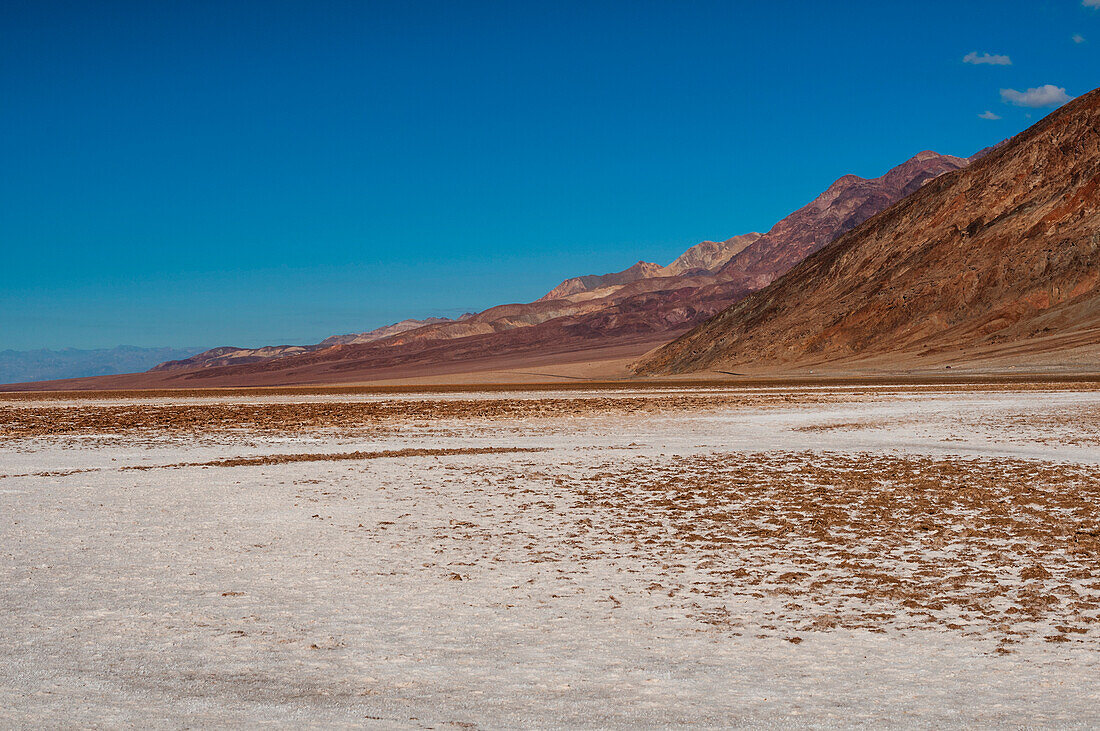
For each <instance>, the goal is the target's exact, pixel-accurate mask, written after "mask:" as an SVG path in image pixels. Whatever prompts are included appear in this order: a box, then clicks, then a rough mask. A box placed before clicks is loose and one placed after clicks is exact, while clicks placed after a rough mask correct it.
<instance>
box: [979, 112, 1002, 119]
mask: <svg viewBox="0 0 1100 731" xmlns="http://www.w3.org/2000/svg"><path fill="white" fill-rule="evenodd" d="M978 117H979V118H980V119H1000V118H1001V115H999V114H994V113H993V112H988V111H987V112H982V113H981V114H979V115H978Z"/></svg>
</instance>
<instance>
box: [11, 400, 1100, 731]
mask: <svg viewBox="0 0 1100 731" xmlns="http://www.w3.org/2000/svg"><path fill="white" fill-rule="evenodd" d="M719 392H721V393H724V394H727V395H728V390H724V389H721V390H715V391H712V390H698V389H694V390H691V393H692V395H693V397H698V398H703V399H707V398H711V397H715V398H716V397H717V395H718V394H719ZM681 395H682V394H681ZM745 395H746V396H752V397H753V398H754V399H755V398H756V397H762V398H765V400H764V401H757V400H751V399H750V400H748V401H746V402H745V403H743V404H742V403H738V402H736V401H733V402H730V403H726V402H722V403H720V404H718V405H717V406H715V407H713V408H698V406H697V404H695V402H692V404H693V405H692V407H691V408H686V407H685V406H684V404H683V403H681V402H676V401H675V400H670V401H668V406H667V408H666V407H665V406H663V405H662V404H663V403H664V402H662V401H661V399H666V398H669V399H674V395H670V394H667V393H654V392H645V391H644V390H638V389H633V390H630V391H627V392H623V393H609V392H606V391H604V392H599V393H578V394H568V395H565V396H563V395H562V394H561V393H553V394H551V393H534V392H533V393H527V394H522V395H519V396H517V394H514V393H501V394H490V393H483V394H476V395H472V394H461V395H460V396H461V398H458V397H456V396H455V395H452V394H448V395H440V396H436V395H416V396H412V395H402V396H400V397H396V396H394V397H390V396H386V397H374V396H372V397H371V399H364V398H362V397H359V396H349V397H324V398H323V399H321V398H318V397H298V398H297V399H294V398H285V397H279V398H277V399H255V398H252V399H240V400H238V399H220V400H218V402H219V403H226V404H238V405H253V406H256V407H257V408H260V409H264V408H266V407H267V405H270V404H275V403H277V404H283V405H286V404H291V405H293V404H297V403H302V404H307V403H317V402H323V403H327V404H337V405H339V404H352V405H354V404H356V403H359V402H365V401H370V402H372V403H383V404H384V403H386V402H390V403H392V402H401V403H409V402H413V401H417V400H420V401H423V400H433V399H439V400H440V401H441V402H442V401H449V402H454V401H456V400H457V401H460V402H465V401H470V402H473V401H477V402H479V403H480V402H494V400H497V401H499V400H511V401H516V400H524V401H531V402H532V403H533V402H535V401H538V400H540V399H541V400H545V399H554V400H559V399H566V400H569V399H573V400H577V401H578V402H579V401H581V400H588V401H586V402H585V403H588V402H589V401H590V402H592V403H596V404H597V405H595V406H592V407H591V408H590V407H588V406H584V407H583V408H578V409H577V410H571V409H570V408H569V405H568V404H565V405H562V404H560V403H559V402H558V401H555V402H554V409H555V410H554V411H552V412H546V413H550V415H549V416H537V417H535V416H525V415H524V413H523V410H522V408H521V409H519V410H518V411H516V410H510V411H507V412H506V413H507V414H508V415H507V416H492V415H490V416H488V417H486V416H485V413H486V412H482V411H479V410H476V409H472V410H471V412H470V413H469V414H465V413H462V412H461V410H459V411H457V412H456V411H454V409H453V408H452V410H450V411H448V412H447V416H446V417H444V418H425V417H424V415H423V414H424V412H423V409H420V408H419V407H417V410H415V413H413V412H410V414H411V415H410V416H407V417H405V416H402V412H400V410H398V411H397V412H396V413H395V414H390V413H389V412H386V414H385V415H384V417H378V416H377V415H376V412H370V414H371V415H370V416H369V419H367V420H366V421H363V422H362V423H360V422H359V421H356V420H355V419H356V418H358V417H356V415H355V414H356V413H357V412H354V411H352V412H348V413H345V412H341V415H339V416H338V417H337V416H334V417H333V418H334V421H333V424H331V425H330V424H327V423H325V422H324V421H323V420H321V422H320V423H318V422H317V421H316V420H314V421H310V422H309V424H308V426H301V425H297V426H296V424H298V422H297V421H296V420H295V418H294V417H293V415H290V416H287V415H285V414H284V413H283V412H279V414H280V415H279V416H278V419H280V420H282V421H277V420H276V421H273V420H271V419H268V420H267V421H259V420H258V421H256V422H255V423H257V424H261V425H262V426H257V427H251V428H248V429H243V430H242V429H234V428H233V425H231V424H220V423H214V422H212V423H210V424H201V425H197V426H195V427H194V428H193V429H191V428H189V427H187V423H190V422H186V421H185V423H184V426H183V427H179V428H175V427H174V428H173V429H172V430H168V431H165V430H161V429H160V428H159V427H158V428H143V427H142V425H141V422H140V420H138V421H135V422H132V423H131V422H126V423H127V424H128V425H127V426H126V427H125V428H122V427H121V426H120V427H119V428H117V429H111V428H107V427H109V426H110V423H111V422H110V421H109V420H108V421H106V422H105V421H104V419H103V418H102V414H99V413H98V412H95V413H93V412H89V414H90V415H89V418H88V419H86V420H84V421H80V422H79V424H82V425H83V426H74V427H72V428H68V427H66V429H62V430H60V432H59V433H47V432H46V431H44V430H42V429H40V428H37V427H35V429H36V430H34V431H32V432H28V433H31V434H33V435H32V436H18V435H15V436H13V434H15V432H10V433H8V435H7V437H6V438H5V440H4V441H0V550H2V553H3V557H4V561H3V563H2V564H0V587H2V588H0V610H2V614H0V724H2V725H4V726H7V727H20V726H32V725H33V726H37V725H49V726H58V725H60V726H117V725H142V726H145V725H155V726H169V727H181V726H197V725H229V724H233V725H242V726H259V725H265V724H271V723H277V724H281V725H289V724H293V725H304V726H332V725H356V726H358V725H365V724H366V725H377V726H378V727H384V728H402V727H404V728H426V727H438V728H453V727H456V726H460V727H485V728H499V727H518V726H524V727H527V726H536V727H627V726H629V727H636V726H643V727H659V726H667V725H687V724H691V725H699V726H704V727H713V726H730V725H759V726H776V727H788V726H792V725H793V726H827V727H831V726H876V727H878V726H892V727H943V726H972V725H995V726H1019V725H1026V726H1057V727H1068V726H1079V727H1094V726H1096V725H1098V724H1100V684H1097V682H1096V677H1100V675H1098V671H1100V642H1098V638H1100V634H1098V633H1100V626H1098V624H1100V619H1098V612H1100V602H1098V598H1100V555H1098V553H1097V546H1098V544H1097V541H1096V540H1095V537H1094V535H1093V532H1092V531H1094V530H1097V531H1098V533H1097V534H1098V535H1100V527H1098V526H1100V523H1098V522H1097V516H1096V515H1094V514H1093V512H1091V510H1092V508H1091V507H1090V506H1091V505H1094V504H1096V503H1097V502H1098V501H1096V500H1092V499H1091V498H1092V497H1093V495H1094V493H1093V492H1092V491H1093V488H1094V486H1095V485H1096V484H1097V483H1098V482H1100V471H1098V465H1100V419H1097V414H1100V392H1098V391H1091V390H1079V391H1073V390H1042V389H1033V390H1026V391H1025V390H1013V389H1011V388H1006V389H1001V390H992V391H981V392H978V391H975V392H972V393H967V392H959V391H957V390H952V391H937V390H936V389H921V388H914V389H911V390H903V391H897V390H890V391H889V392H885V391H884V392H876V391H875V390H874V389H867V388H862V389H803V390H801V391H797V392H793V391H792V392H789V393H784V392H781V391H777V390H775V389H768V390H761V389H754V390H752V391H751V392H748V391H747V392H746V394H745ZM628 399H629V400H631V402H630V403H629V404H627V403H625V400H628ZM638 401H645V402H646V405H645V410H641V411H638V410H636V409H638V408H639V407H638V406H637V404H636V403H635V402H638ZM208 403H209V402H208V401H206V400H202V399H198V400H194V399H189V400H187V405H194V406H198V407H200V408H202V407H203V405H204V404H208ZM172 405H176V406H179V405H180V400H178V399H176V400H164V401H163V402H162V401H152V402H150V401H149V400H121V401H103V402H98V401H97V402H95V403H92V404H89V403H88V402H84V401H81V402H71V403H63V404H58V403H57V402H43V403H37V402H30V403H28V402H22V403H20V404H19V405H18V406H17V408H20V409H28V408H29V409H37V410H39V411H42V412H43V413H53V412H46V410H48V409H61V410H62V411H65V412H66V413H68V412H71V411H72V410H74V409H82V408H83V409H89V408H100V407H121V408H136V409H142V410H147V409H157V408H162V407H169V406H172ZM13 408H14V406H13ZM311 413H312V412H311ZM349 414H350V415H349ZM108 416H109V417H110V418H112V419H113V418H116V417H117V414H116V412H113V411H112V412H109V413H108ZM7 418H10V419H12V420H13V423H14V420H16V419H18V418H22V417H18V416H12V415H11V414H10V413H9V414H8V417H7ZM187 418H188V419H190V418H192V415H191V412H187ZM265 418H266V417H265ZM364 418H366V417H364ZM377 419H384V422H385V423H381V422H378V423H375V421H371V420H377ZM368 422H369V423H368ZM20 423H22V422H20ZM118 423H119V424H121V423H123V422H121V421H119V422H118ZM158 423H159V422H158ZM250 423H252V422H250ZM104 424H107V427H105V426H104ZM32 426H33V425H32ZM20 428H23V427H20ZM9 431H10V430H9ZM489 447H492V448H513V449H529V450H538V451H527V452H509V453H498V454H467V453H461V452H460V450H466V449H470V448H489ZM409 448H422V449H434V450H442V451H441V452H440V453H438V454H436V455H435V456H406V457H399V456H392V457H387V456H382V457H381V458H369V459H368V458H364V459H356V458H341V459H334V460H332V461H313V462H285V461H280V458H281V456H283V457H285V456H286V455H302V454H307V455H318V454H330V455H334V456H340V455H345V456H346V455H347V454H348V453H354V452H372V453H373V452H385V451H387V450H402V449H409ZM447 450H451V452H452V453H445V452H446V451H447ZM259 456H267V457H270V458H271V459H270V463H265V464H254V465H251V466H219V465H213V464H207V465H205V466H199V465H197V464H195V463H211V462H214V461H217V460H225V459H238V458H244V457H259ZM184 463H191V464H193V465H194V466H172V465H180V464H184ZM134 467H139V468H142V469H124V468H134ZM975 491H977V492H975ZM972 493H973V494H972ZM957 495H958V496H960V497H958V499H957V500H956V496H957ZM964 498H965V499H964ZM987 504H995V505H996V506H997V510H996V511H994V512H990V511H987V510H986V509H985V505H987ZM777 506H781V507H782V508H783V510H782V511H780V510H778V507H777ZM772 508H775V509H772ZM922 511H924V512H922ZM994 513H995V514H994ZM926 515H927V516H928V517H922V516H926ZM1090 565H1091V566H1094V567H1096V573H1095V574H1093V573H1092V572H1091V571H1090V569H1089V566H1090Z"/></svg>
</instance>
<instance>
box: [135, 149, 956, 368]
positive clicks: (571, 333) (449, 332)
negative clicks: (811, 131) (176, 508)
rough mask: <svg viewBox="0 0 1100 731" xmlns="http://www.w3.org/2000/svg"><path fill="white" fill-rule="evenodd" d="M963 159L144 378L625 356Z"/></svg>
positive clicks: (896, 172) (771, 276)
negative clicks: (468, 303)
mask: <svg viewBox="0 0 1100 731" xmlns="http://www.w3.org/2000/svg"><path fill="white" fill-rule="evenodd" d="M967 164H968V159H966V158H959V157H953V156H950V155H941V154H937V153H934V152H922V153H920V154H918V155H916V156H915V157H913V158H911V159H910V160H907V161H906V162H904V163H902V164H901V165H899V166H897V167H895V168H893V169H891V170H889V171H888V172H887V173H886V174H884V175H882V176H881V177H878V178H872V179H865V178H861V177H858V176H856V175H845V176H843V177H841V178H840V179H838V180H836V181H835V182H834V183H833V184H832V185H830V186H829V187H828V188H827V189H826V190H825V191H823V192H822V193H821V195H819V196H818V197H817V198H815V199H814V200H813V201H811V202H810V203H808V204H807V205H805V206H803V207H802V208H800V209H798V210H797V211H795V212H793V213H792V214H790V215H789V216H787V217H785V218H784V219H783V220H781V221H779V222H778V223H777V224H776V225H775V226H773V227H772V228H771V230H769V231H768V232H766V233H764V234H759V233H755V232H750V233H746V234H741V235H737V236H733V237H730V238H728V239H725V240H723V241H703V242H701V243H699V244H696V245H695V246H692V247H691V248H689V249H688V250H686V251H685V252H683V253H682V254H681V255H680V256H678V257H677V258H676V259H675V260H674V261H672V262H671V263H669V264H668V265H665V266H662V265H659V264H656V263H652V262H644V261H640V262H638V263H636V264H634V265H633V266H631V267H629V268H627V269H624V270H623V271H620V272H615V273H611V274H604V275H586V276H579V277H573V278H570V279H567V280H565V281H564V282H562V283H560V284H559V285H558V286H556V287H554V288H553V289H551V290H550V291H549V292H547V293H546V294H545V295H543V296H542V297H540V298H538V299H537V300H535V301H534V302H530V303H526V304H507V305H498V306H496V307H492V308H489V309H488V310H485V311H483V312H479V313H472V314H467V315H463V316H462V317H460V318H458V319H454V320H451V319H448V318H433V319H430V320H406V321H404V322H401V323H397V324H395V325H393V326H389V327H386V328H380V329H378V330H373V331H370V332H367V333H360V334H353V335H342V336H334V337H331V338H328V339H326V340H324V341H322V342H320V343H317V344H315V345H305V346H296V345H283V346H272V347H267V348H232V347H222V348H215V349H212V350H210V351H206V352H204V353H200V354H198V355H195V356H193V357H190V358H187V359H181V360H177V361H170V362H166V363H162V364H160V365H158V366H157V367H156V368H154V369H153V371H152V372H151V373H150V374H149V376H148V377H146V378H144V379H140V380H141V381H142V382H144V383H148V384H150V385H154V384H155V385H160V386H167V385H189V386H205V385H210V386H214V385H229V384H253V385H262V384H266V385H276V384H294V383H309V382H347V381H350V380H368V379H377V378H399V377H403V376H411V375H419V374H445V373H457V372H462V371H466V370H471V369H475V370H476V369H483V370H492V369H499V368H506V367H511V366H514V365H516V364H518V363H533V364H534V365H536V366H538V365H541V364H555V365H557V364H560V363H563V362H568V361H570V359H572V360H592V359H597V360H598V359H601V358H608V359H620V360H622V359H627V360H632V359H633V358H636V357H637V356H639V355H642V354H643V353H645V352H646V351H648V350H650V349H652V348H654V347H655V346H657V345H660V344H662V343H664V342H667V341H668V340H670V339H671V338H673V337H675V336H677V335H679V334H681V333H683V332H685V331H686V330H688V329H690V328H691V327H693V326H695V325H697V324H699V323H700V322H702V321H704V320H706V319H708V318H709V317H712V316H713V315H715V314H717V313H718V312H721V311H722V310H723V309H725V308H726V307H728V306H729V305H730V304H732V303H734V302H736V301H738V300H739V299H741V298H742V297H744V296H746V295H747V294H749V293H751V292H753V291H755V290H757V289H759V288H761V287H764V286H766V285H768V284H769V283H771V282H772V281H774V280H775V279H776V278H777V277H779V276H781V275H782V274H783V273H784V272H786V271H787V270H788V269H789V268H790V267H792V266H793V265H795V264H796V263H798V262H799V261H800V260H801V259H802V258H804V257H805V256H807V255H808V254H810V253H812V252H813V251H816V250H817V249H819V248H821V247H822V246H824V245H825V244H827V243H829V242H830V241H831V240H833V239H834V238H836V237H837V236H839V235H840V234H842V233H844V232H845V231H848V230H849V229H851V228H853V227H854V226H857V225H858V224H860V223H862V222H863V221H864V220H865V219H867V218H868V217H870V216H872V215H874V214H875V213H877V212H879V211H881V210H883V209H885V208H886V207H888V206H889V205H891V204H892V203H894V202H896V201H898V200H900V199H901V198H903V197H904V196H905V195H907V194H908V193H910V192H912V191H913V190H916V189H919V188H920V187H921V186H922V185H924V184H925V183H927V182H928V181H929V180H931V179H933V178H935V177H937V176H939V175H942V174H944V173H946V172H950V171H952V170H957V169H959V168H961V167H964V166H965V165H967Z"/></svg>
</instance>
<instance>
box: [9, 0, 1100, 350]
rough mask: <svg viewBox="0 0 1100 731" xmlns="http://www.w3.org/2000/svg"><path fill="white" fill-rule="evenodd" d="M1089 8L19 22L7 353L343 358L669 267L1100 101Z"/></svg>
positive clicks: (321, 7) (237, 11)
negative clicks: (919, 160) (317, 347)
mask: <svg viewBox="0 0 1100 731" xmlns="http://www.w3.org/2000/svg"><path fill="white" fill-rule="evenodd" d="M1087 2H1088V3H1091V4H1094V5H1100V0H1087ZM1086 4H1087V3H1086ZM1086 4H1083V3H1082V2H1081V0H1045V1H1044V0H1038V1H1036V0H1027V1H1020V2H1011V1H1008V0H997V1H991V2H981V1H971V0H968V1H967V2H965V3H960V2H957V0H956V2H928V1H924V2H919V3H908V2H907V3H883V2H881V1H878V2H848V3H822V2H783V1H781V0H779V1H775V0H773V1H771V2H766V3H765V2H752V3H749V2H714V3H710V2H668V3H659V2H619V3H604V2H583V3H581V2H576V3H574V2H546V3H537V2H522V3H518V2H499V3H479V2H460V3H455V2H440V3H434V2H422V3H416V2H393V3H388V2H324V1H323V0H313V1H311V2H282V1H279V0H263V1H257V2H233V1H232V0H219V1H217V2H201V1H198V0H190V1H188V2H183V1H179V2H172V1H170V0H162V1H157V2H148V1H146V0H140V1H136V2H108V1H102V2H70V3H59V2H49V1H48V0H14V1H13V0H8V2H5V3H3V4H2V8H0V160H2V161H3V167H4V170H5V174H4V175H3V176H0V245H2V247H3V249H2V250H3V262H4V266H3V267H0V349H3V348H17V349H27V348H37V347H65V346H73V347H106V346H113V345H116V344H120V343H127V344H133V345H221V344H233V345H260V344H265V343H286V342H316V341H317V340H320V339H321V338H323V337H325V336H328V335H331V334H335V333H343V332H354V331H361V330H367V329H370V328H372V327H375V326H378V325H381V324H386V323H388V322H392V321H395V320H399V319H403V318H405V317H424V316H428V315H436V314H447V315H456V314H459V313H461V312H463V311H465V310H477V309H482V308H485V307H488V306H491V305H494V304H499V303H502V302H507V301H529V300H532V299H534V298H536V297H538V296H540V295H541V294H543V293H544V292H545V291H546V290H548V289H550V288H551V287H553V286H554V285H555V284H557V283H558V282H559V281H560V280H561V279H563V278H565V277H568V276H573V275H577V274H586V273H602V272H607V271H614V270H618V269H622V268H625V267H626V266H629V265H630V264H632V263H633V262H635V261H637V260H638V259H646V260H652V261H657V262H660V263H667V262H668V261H669V260H671V259H672V258H673V257H674V256H675V255H676V254H678V253H679V252H680V251H682V250H683V249H685V248H687V247H688V246H690V245H692V244H694V243H696V242H698V241H700V240H703V239H707V238H710V239H717V238H725V237H728V236H732V235H734V234H738V233H743V232H746V231H751V230H766V229H767V228H769V227H770V226H771V225H772V224H773V223H774V222H775V221H776V220H777V219H779V218H780V217H782V216H783V215H785V214H786V213H788V212H790V211H791V210H793V209H795V208H797V207H798V206H800V205H802V204H804V203H805V202H807V201H808V200H810V199H811V198H812V197H813V196H814V195H816V194H817V193H818V192H819V191H820V190H821V189H823V188H824V187H825V186H827V185H828V184H829V183H830V182H831V181H832V180H833V179H835V178H837V177H839V176H840V175H842V174H845V173H848V172H853V173H856V174H858V175H863V176H865V177H871V176H876V175H880V174H881V173H883V172H884V171H885V170H886V169H888V168H889V167H891V166H893V165H895V164H897V163H899V162H901V161H903V160H905V159H906V158H908V157H910V156H911V155H913V154H915V153H917V152H919V151H921V150H924V149H933V150H936V151H938V152H944V153H951V154H956V155H968V154H971V153H973V152H974V151H976V150H978V149H980V148H982V147H985V146H987V145H990V144H993V143H995V142H997V141H999V140H1001V139H1003V138H1005V137H1008V136H1011V135H1012V134H1015V133H1016V132H1018V131H1020V130H1022V129H1023V128H1025V127H1026V126H1027V125H1028V124H1030V123H1031V122H1032V121H1034V120H1036V119H1038V118H1040V117H1041V116H1043V115H1044V114H1046V113H1048V112H1049V110H1050V108H1051V107H1050V106H1035V107H1031V106H1026V105H1027V104H1038V105H1044V104H1046V105H1050V104H1057V103H1058V101H1059V99H1060V92H1059V91H1058V90H1059V89H1064V90H1065V94H1066V95H1068V96H1076V95H1079V94H1082V93H1084V92H1086V91H1088V90H1090V89H1092V88H1093V87H1094V86H1096V85H1097V84H1098V74H1097V70H1098V69H1100V63H1098V62H1100V57H1098V53H1097V49H1100V8H1091V7H1087V6H1086ZM1075 35H1076V36H1077V38H1075V37H1074V36H1075ZM971 53H973V54H974V55H973V56H971V55H970V54H971ZM987 54H988V55H987ZM968 57H969V62H967V61H964V59H966V58H968ZM1004 57H1007V58H1004ZM975 61H980V62H979V63H974V62H975ZM1029 89H1034V90H1037V91H1035V92H1029V91H1028V90H1029ZM1002 90H1007V91H1005V92H1004V93H1002ZM1013 92H1015V93H1013ZM1020 105H1024V106H1020ZM986 112H989V114H988V115H986V116H989V117H999V119H983V118H981V117H980V116H979V115H982V114H985V113H986Z"/></svg>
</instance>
